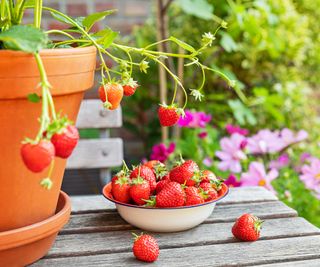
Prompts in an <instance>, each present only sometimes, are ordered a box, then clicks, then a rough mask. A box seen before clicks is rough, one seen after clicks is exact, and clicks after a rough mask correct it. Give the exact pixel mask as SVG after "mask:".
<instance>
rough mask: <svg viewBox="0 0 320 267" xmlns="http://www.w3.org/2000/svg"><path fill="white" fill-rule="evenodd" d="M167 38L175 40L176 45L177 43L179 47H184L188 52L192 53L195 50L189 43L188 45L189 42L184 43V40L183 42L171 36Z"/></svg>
mask: <svg viewBox="0 0 320 267" xmlns="http://www.w3.org/2000/svg"><path fill="white" fill-rule="evenodd" d="M169 40H171V41H172V42H175V43H176V44H177V45H179V46H180V47H182V48H183V49H185V50H187V51H189V52H192V53H194V52H196V50H195V49H194V48H193V47H192V46H191V45H189V44H187V43H185V42H183V41H181V40H179V39H177V38H175V37H173V36H171V37H170V38H169Z"/></svg>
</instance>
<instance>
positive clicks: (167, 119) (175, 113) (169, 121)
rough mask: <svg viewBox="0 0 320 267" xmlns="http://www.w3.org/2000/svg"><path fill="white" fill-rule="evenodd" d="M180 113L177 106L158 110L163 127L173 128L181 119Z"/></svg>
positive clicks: (161, 107) (163, 106)
mask: <svg viewBox="0 0 320 267" xmlns="http://www.w3.org/2000/svg"><path fill="white" fill-rule="evenodd" d="M180 113H181V112H180V111H179V110H178V109H177V108H176V107H175V106H167V105H162V106H160V108H159V109H158V117H159V121H160V124H161V126H173V125H175V124H176V123H177V122H178V120H179V118H180Z"/></svg>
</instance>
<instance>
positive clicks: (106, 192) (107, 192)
mask: <svg viewBox="0 0 320 267" xmlns="http://www.w3.org/2000/svg"><path fill="white" fill-rule="evenodd" d="M222 187H223V188H224V189H225V192H224V194H223V195H221V196H220V197H218V198H216V199H214V200H211V201H208V202H204V203H201V204H197V205H191V206H181V207H171V208H157V207H143V206H137V205H133V204H128V203H123V202H120V201H117V200H115V199H113V197H112V195H111V182H110V183H108V184H106V185H105V186H104V187H103V189H102V194H103V196H104V197H105V198H106V199H107V200H109V201H111V202H113V203H115V204H117V205H121V206H126V207H130V208H136V209H148V210H175V209H189V208H195V207H200V206H205V205H209V204H212V203H214V202H218V201H220V200H221V199H223V198H224V197H225V196H226V195H228V193H229V187H228V186H227V185H226V184H224V183H223V184H222Z"/></svg>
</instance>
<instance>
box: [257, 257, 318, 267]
mask: <svg viewBox="0 0 320 267" xmlns="http://www.w3.org/2000/svg"><path fill="white" fill-rule="evenodd" d="M254 266H257V267H258V266H259V267H278V266H279V267H319V266H320V259H314V260H303V261H290V262H278V263H271V264H263V265H254Z"/></svg>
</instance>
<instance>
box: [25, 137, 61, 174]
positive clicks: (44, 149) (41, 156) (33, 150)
mask: <svg viewBox="0 0 320 267" xmlns="http://www.w3.org/2000/svg"><path fill="white" fill-rule="evenodd" d="M20 153H21V157H22V160H23V162H24V164H25V165H26V167H27V168H28V169H29V170H30V171H32V172H41V171H43V170H44V169H45V168H47V167H48V166H49V165H50V163H51V161H52V160H53V158H54V154H55V149H54V145H53V144H52V143H51V142H50V141H47V140H41V141H40V142H39V143H37V144H30V143H26V144H23V145H22V147H21V149H20Z"/></svg>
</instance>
